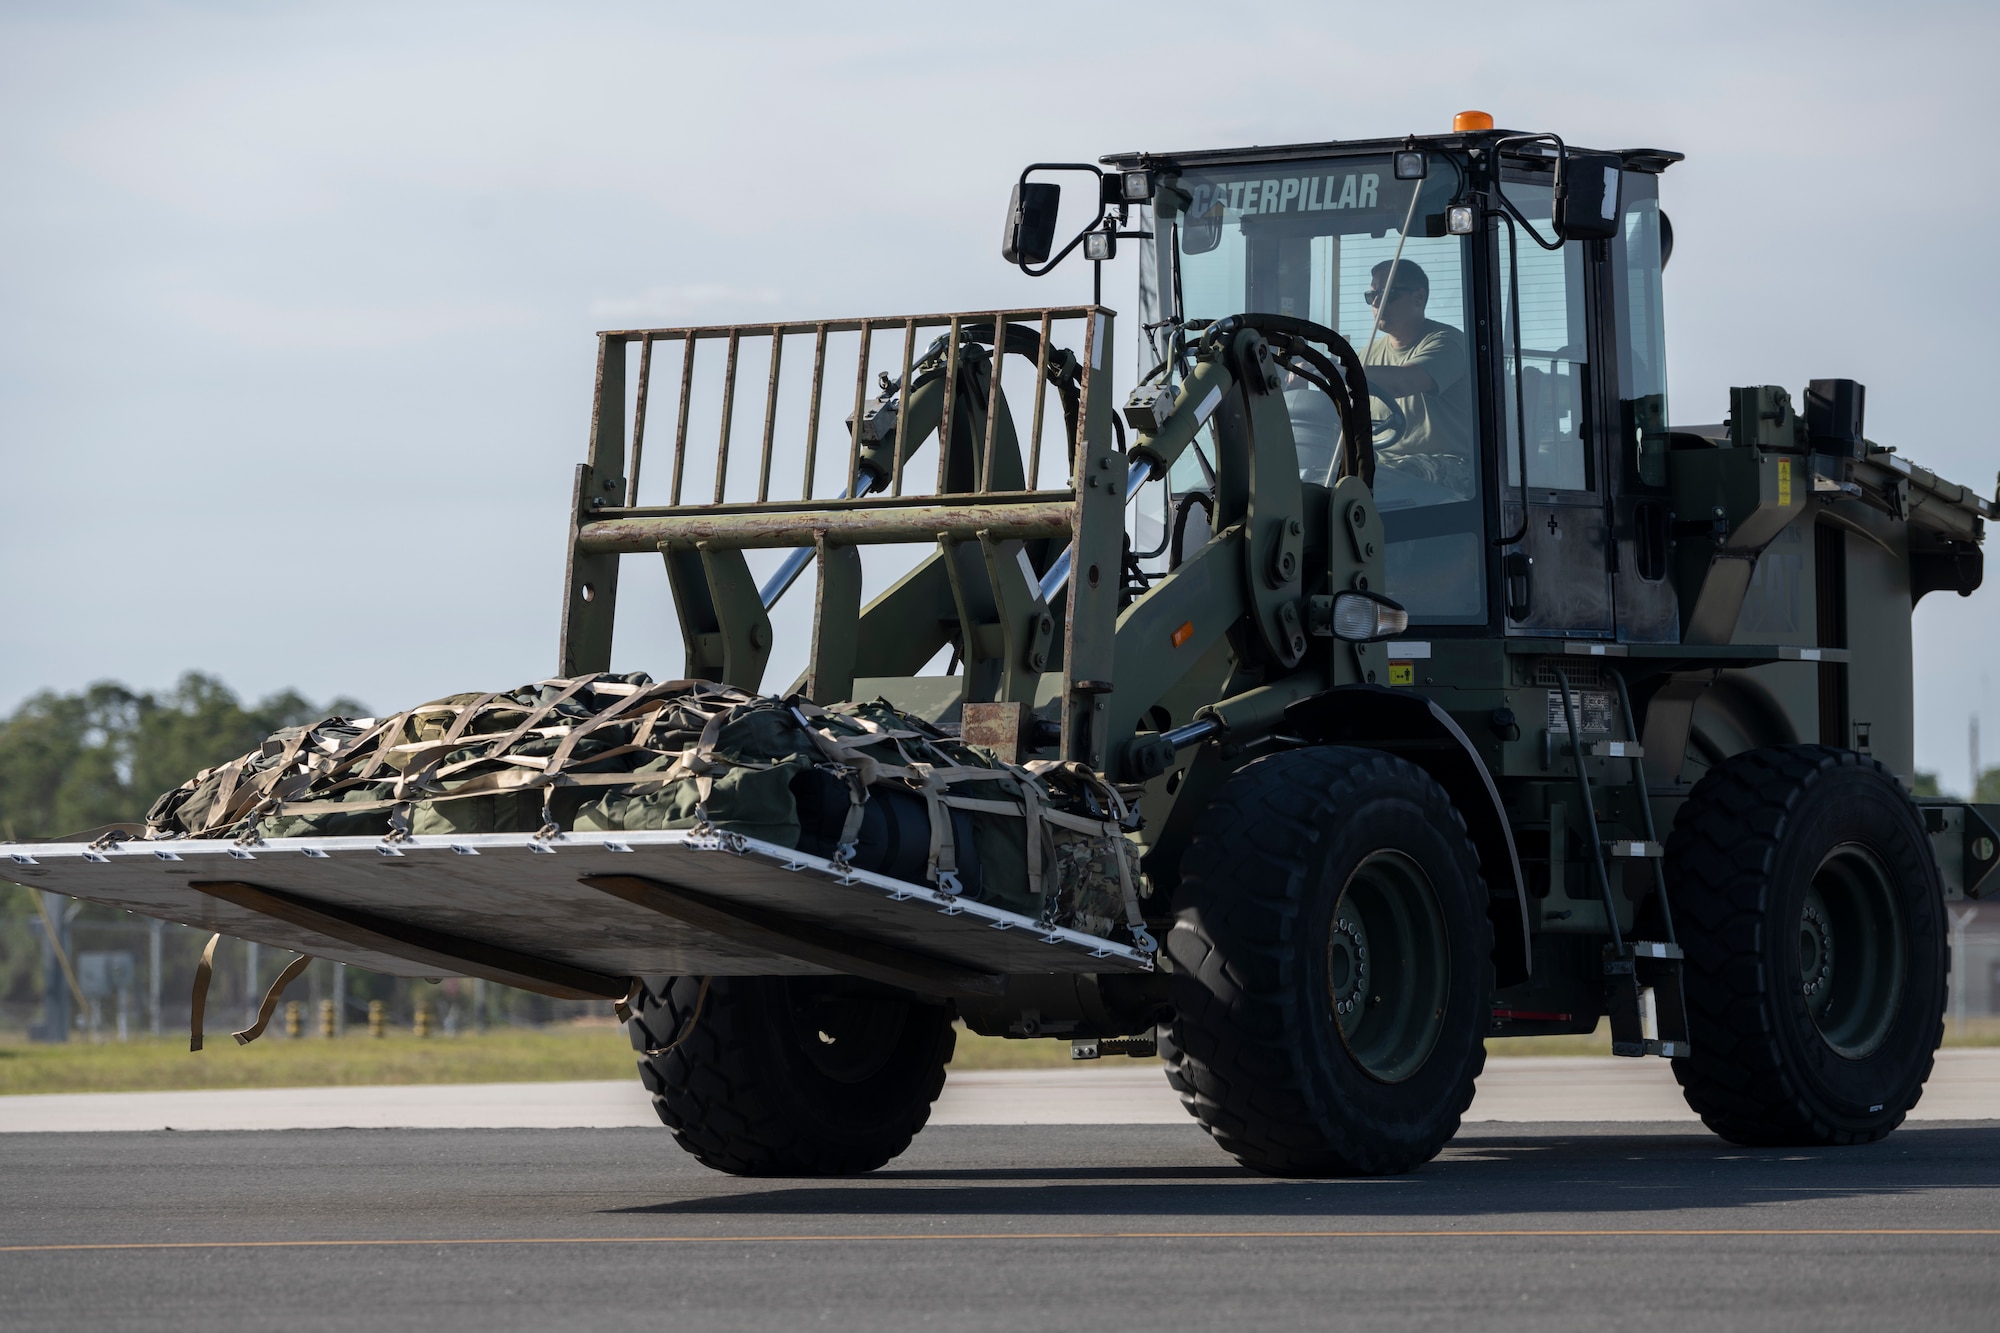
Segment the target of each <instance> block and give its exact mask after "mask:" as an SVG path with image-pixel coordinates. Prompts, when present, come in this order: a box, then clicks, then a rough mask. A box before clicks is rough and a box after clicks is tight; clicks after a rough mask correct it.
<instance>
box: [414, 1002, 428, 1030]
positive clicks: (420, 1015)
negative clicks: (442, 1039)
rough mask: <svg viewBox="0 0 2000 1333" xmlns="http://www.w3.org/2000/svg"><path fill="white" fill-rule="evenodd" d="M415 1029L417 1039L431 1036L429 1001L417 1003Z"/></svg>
mask: <svg viewBox="0 0 2000 1333" xmlns="http://www.w3.org/2000/svg"><path fill="white" fill-rule="evenodd" d="M415 1028H416V1033H417V1035H418V1036H419V1037H428V1036H430V1035H431V1003H430V1001H429V1000H418V1001H417V1021H416V1023H415Z"/></svg>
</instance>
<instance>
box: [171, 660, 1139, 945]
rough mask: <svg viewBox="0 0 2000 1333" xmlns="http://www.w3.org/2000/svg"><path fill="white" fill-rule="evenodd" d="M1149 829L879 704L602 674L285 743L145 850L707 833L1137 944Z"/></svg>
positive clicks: (288, 736)
mask: <svg viewBox="0 0 2000 1333" xmlns="http://www.w3.org/2000/svg"><path fill="white" fill-rule="evenodd" d="M1137 827H1138V818H1137V812H1136V810H1135V809H1134V808H1133V807H1132V806H1131V805H1130V804H1129V803H1128V802H1127V801H1126V800H1125V799H1124V797H1123V796H1121V794H1120V793H1119V791H1118V790H1117V788H1115V787H1113V786H1111V785H1110V784H1108V783H1106V782H1105V781H1104V780H1103V779H1102V778H1100V777H1099V776H1098V775H1097V774H1095V773H1093V772H1092V771H1091V770H1090V769H1089V768H1088V767H1086V766H1084V765H1082V764H1075V763H1061V762H1038V763H1031V764H1027V765H1018V764H1009V763H1005V762H1002V761H1001V760H1000V759H998V758H997V757H995V756H994V755H993V754H992V753H991V752H990V751H987V750H984V749H981V748H979V747H976V746H971V745H967V744H964V743H963V742H962V741H960V740H959V739H958V738H957V737H955V736H951V735H948V734H946V733H945V732H943V731H941V730H939V729H938V728H937V727H934V726H932V725H930V724H929V723H927V722H925V721H923V720H922V719H920V718H916V717H912V716H910V715H909V714H907V713H903V712H900V711H898V710H897V709H895V708H894V707H892V706H890V705H889V704H888V703H886V702H884V701H880V700H877V701H876V702H873V703H855V704H841V705H838V706H836V707H833V708H822V707H820V706H818V705H816V704H813V703H811V702H808V701H806V700H804V699H800V698H796V697H794V698H786V699H776V698H770V697H765V696H759V695H753V694H748V693H745V692H744V691H742V690H737V689H732V688H730V687H728V686H723V685H717V684H713V683H710V682H707V681H686V680H680V681H668V682H661V683H655V682H654V681H653V680H651V679H650V678H649V677H647V676H645V675H608V674H606V675H590V676H578V677H575V678H573V679H567V680H546V681H540V682H537V683H536V684H533V685H525V686H522V687H521V688H520V689H516V690H510V691H507V692H506V693H504V694H461V695H453V696H451V697H450V698H446V699H439V700H437V701H436V702H434V703H427V704H423V705H421V706H419V707H416V708H413V709H410V710H409V711H408V712H404V713H398V714H396V715H395V716H394V717H390V718H385V719H373V718H362V719H359V720H349V719H346V718H329V719H327V720H326V721H323V722H320V723H317V724H315V725H313V726H310V727H288V728H286V729H284V730H283V731H279V732H275V733H273V734H272V735H271V736H270V737H269V738H268V739H267V740H266V741H265V742H264V743H263V745H262V746H260V747H259V748H258V749H256V750H253V751H251V752H250V753H249V754H246V755H243V756H241V757H239V758H236V759H232V760H230V761H229V762H228V763H226V764H222V765H219V766H217V767H215V768H211V769H207V770H204V771H203V772H201V773H198V774H196V775H195V776H194V777H193V778H191V779H189V780H188V781H187V782H185V783H183V784H182V785H181V786H179V787H177V788H175V789H174V790H173V791H170V792H168V793H167V794H165V795H164V796H162V797H160V799H159V800H158V801H156V802H154V804H153V807H152V809H151V810H150V811H148V812H147V815H146V836H147V837H149V838H223V837H233V838H236V839H238V840H240V841H243V842H245V843H254V842H256V841H258V840H261V839H264V838H283V837H302V836H310V835H317V836H327V837H376V838H383V839H386V840H389V841H392V842H395V841H402V840H405V839H409V838H413V837H421V836H448V835H456V834H469V833H533V834H538V835H540V836H543V837H554V836H556V835H558V834H560V833H563V832H566V831H574V832H615V831H630V830H641V829H687V830H695V831H699V832H703V833H709V834H712V835H714V836H716V837H718V838H720V839H722V840H724V841H725V842H727V841H728V840H730V839H732V838H733V839H743V838H755V839H758V840H760V841H763V842H768V843H775V844H777V845H779V846H783V847H788V848H793V849H795V850H798V851H801V852H807V853H810V854H812V855H815V856H822V857H826V858H829V859H831V860H833V861H834V862H836V863H839V864H842V865H848V866H853V867H855V868H857V869H861V870H868V871H874V872H876V873H879V874H883V875H887V876H889V877H891V878H894V879H899V880H904V881H907V882H911V883H928V884H934V885H936V886H937V887H938V888H939V889H941V890H943V891H944V892H946V893H950V894H952V895H954V896H959V895H963V896H965V897H968V898H971V899H972V900H974V901H976V902H982V903H988V904H991V905H993V906H995V907H999V908H1002V909H1004V910H1007V911H1011V912H1016V913H1019V914H1021V915H1023V916H1028V917H1032V918H1035V919H1036V920H1038V921H1040V922H1042V923H1043V924H1045V925H1050V926H1065V927H1068V928H1070V929H1074V930H1080V931H1084V932H1086V933H1088V934H1091V935H1096V936H1100V937H1104V938H1112V937H1114V936H1121V935H1122V936H1124V937H1126V938H1127V939H1128V940H1129V941H1130V942H1132V943H1134V944H1138V945H1140V946H1141V947H1145V946H1146V945H1147V944H1149V943H1150V942H1151V937H1150V936H1149V935H1148V934H1147V933H1146V930H1145V926H1144V924H1143V919H1142V916H1141V911H1140V906H1139V899H1140V897H1141V896H1142V895H1143V894H1144V893H1145V891H1146V885H1145V883H1144V879H1143V877H1142V875H1141V874H1140V870H1139V864H1138V861H1139V847H1138V845H1137V844H1136V843H1135V842H1134V841H1133V840H1132V839H1131V838H1129V837H1127V836H1126V835H1127V834H1128V833H1129V832H1132V831H1134V830H1136V828H1137ZM738 845H740V843H739V844H738Z"/></svg>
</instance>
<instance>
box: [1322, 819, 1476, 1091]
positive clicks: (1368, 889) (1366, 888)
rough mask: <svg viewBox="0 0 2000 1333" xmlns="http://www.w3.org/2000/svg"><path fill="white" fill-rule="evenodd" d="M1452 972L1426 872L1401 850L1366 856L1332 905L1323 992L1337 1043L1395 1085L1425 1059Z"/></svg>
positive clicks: (1432, 1045) (1435, 1036) (1372, 1075)
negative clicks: (1338, 1035)
mask: <svg viewBox="0 0 2000 1333" xmlns="http://www.w3.org/2000/svg"><path fill="white" fill-rule="evenodd" d="M1450 972H1451V949H1450V945H1449V943H1448V942H1447V940H1446V938H1445V928H1444V913H1443V911H1442V910H1440V909H1439V907H1438V901H1437V893H1436V891H1435V890H1433V889H1432V887H1431V882H1430V878H1429V876H1427V875H1425V874H1424V872H1423V869H1422V867H1420V866H1418V865H1417V863H1416V862H1415V861H1412V860H1411V859H1410V858H1409V857H1407V856H1405V855H1403V854H1402V853H1401V852H1390V851H1382V852H1375V853H1373V854H1371V855H1370V856H1368V857H1367V858H1366V859H1365V860H1363V861H1362V862H1361V864H1360V865H1358V866H1356V867H1355V869H1354V873H1353V874H1352V875H1350V876H1348V879H1347V883H1346V884H1345V885H1344V886H1343V887H1342V888H1341V891H1340V897H1339V899H1338V900H1337V901H1336V902H1335V903H1334V908H1333V925H1332V928H1331V930H1330V931H1329V932H1328V939H1327V996H1328V1000H1329V1002H1330V1004H1331V1007H1332V1010H1333V1015H1334V1019H1335V1021H1336V1022H1337V1023H1338V1025H1339V1028H1340V1040H1341V1043H1342V1044H1343V1045H1345V1046H1346V1047H1347V1050H1348V1053H1349V1054H1350V1055H1352V1056H1353V1057H1354V1061H1355V1063H1356V1064H1358V1065H1360V1066H1361V1068H1362V1070H1363V1071H1364V1072H1365V1073H1367V1075H1368V1076H1369V1077H1370V1078H1373V1079H1375V1080H1377V1081H1379V1082H1382V1083H1400V1082H1402V1081H1403V1080H1404V1079H1406V1078H1408V1077H1410V1075H1412V1074H1414V1073H1416V1072H1417V1070H1418V1069H1420V1068H1422V1067H1423V1063H1424V1061H1425V1060H1427V1059H1429V1058H1430V1054H1431V1051H1432V1050H1433V1049H1434V1048H1435V1047H1436V1046H1437V1042H1438V1035H1439V1033H1441V1032H1442V1031H1443V1030H1444V1006H1445V999H1446V992H1447V989H1448V985H1449V977H1450Z"/></svg>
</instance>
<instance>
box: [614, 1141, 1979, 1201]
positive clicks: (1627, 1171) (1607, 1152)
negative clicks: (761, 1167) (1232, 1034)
mask: <svg viewBox="0 0 2000 1333" xmlns="http://www.w3.org/2000/svg"><path fill="white" fill-rule="evenodd" d="M933 1132H934V1133H935V1131H933ZM958 1132H959V1133H960V1134H968V1133H974V1132H976V1131H975V1130H971V1129H961V1130H959V1131H958ZM713 1179H715V1181H716V1184H717V1185H720V1186H723V1187H724V1188H727V1187H728V1185H730V1184H732V1183H733V1184H736V1185H737V1186H738V1188H736V1189H734V1190H732V1191H731V1192H727V1193H724V1192H720V1191H716V1190H713V1189H711V1190H710V1191H706V1192H704V1194H703V1195H702V1196H701V1197H695V1198H681V1199H675V1200H670V1201H665V1202H660V1203H654V1204H645V1205H639V1206H635V1207H626V1208H614V1209H606V1210H605V1211H606V1212H607V1213H614V1214H617V1213H625V1214H652V1215H667V1216H701V1215H734V1216H809V1215H835V1216H854V1215H875V1216H885V1217H887V1216H913V1215H926V1216H967V1217H1001V1216H1055V1217H1065V1216H1078V1217H1081V1216H1093V1217H1211V1218H1214V1217H1296V1218H1316V1217H1328V1216H1339V1217H1344V1218H1362V1219H1372V1220H1378V1221H1393V1220H1396V1219H1400V1218H1413V1217H1425V1218H1437V1217H1447V1218H1463V1217H1475V1216H1477V1217H1482V1218H1488V1219H1495V1218H1498V1219H1517V1220H1520V1221H1522V1222H1524V1223H1531V1222H1534V1221H1535V1220H1536V1219H1542V1218H1552V1217H1562V1216H1569V1217H1574V1216H1576V1215H1578V1214H1583V1215H1591V1214H1600V1213H1627V1214H1629V1213H1648V1212H1664V1211H1678V1210H1686V1209H1691V1208H1698V1209H1703V1210H1716V1209H1721V1210H1733V1209H1741V1210H1745V1211H1754V1210H1755V1209H1757V1208H1758V1207H1759V1206H1762V1205H1771V1204H1777V1203H1781V1202H1804V1201H1809V1200H1814V1199H1818V1200H1830V1199H1836V1200H1837V1199H1856V1200H1860V1199H1866V1198H1881V1197H1885V1196H1894V1195H1900V1194H1914V1193H1921V1192H1924V1191H1929V1190H1937V1189H1953V1190H1977V1191H1986V1190H1992V1189H1995V1188H1996V1187H2000V1126H1992V1127H1984V1128H1977V1129H1910V1128H1907V1127H1906V1128H1904V1129H1903V1130H1900V1131H1899V1132H1897V1133H1896V1134H1893V1135H1891V1136H1890V1137H1889V1138H1888V1139H1886V1140H1884V1141H1883V1142H1881V1143H1875V1144H1868V1145H1864V1146H1860V1147H1854V1148H1794V1149H1749V1148H1740V1147H1736V1146H1734V1145H1731V1144H1727V1143H1724V1142H1722V1141H1720V1140H1718V1139H1714V1138H1711V1137H1707V1136H1705V1135H1693V1134H1686V1133H1677V1134H1635V1135H1631V1136H1623V1135H1616V1134H1603V1133H1593V1134H1589V1135H1577V1136H1568V1135H1561V1134H1554V1135H1551V1134H1536V1135H1507V1134H1484V1135H1481V1136H1478V1137H1469V1138H1465V1139H1461V1140H1459V1141H1458V1142H1457V1143H1455V1144H1454V1145H1453V1146H1451V1147H1450V1148H1448V1149H1447V1150H1446V1152H1445V1154H1444V1155H1443V1156H1441V1157H1440V1158H1439V1159H1438V1160H1437V1161H1435V1162H1432V1163H1431V1164H1429V1165H1427V1166H1425V1167H1423V1168H1421V1169H1419V1170H1417V1171H1414V1172H1411V1173H1410V1174H1408V1175H1402V1176H1388V1177H1363V1178H1342V1179H1320V1180H1278V1179H1272V1178H1270V1177H1266V1176H1259V1175H1256V1174H1254V1173H1252V1172H1250V1171H1248V1170H1245V1169H1243V1168H1241V1167H1235V1166H1228V1165H1217V1166H1213V1167H1210V1166H1185V1165H1173V1166H1162V1167H1159V1168H1153V1167H1147V1166H1143V1165H1142V1166H1119V1165H1103V1166H1089V1167H1056V1168H1047V1167H1037V1166H1033V1165H1023V1166H1019V1167H992V1166H979V1167H967V1168H965V1169H957V1170H954V1169H949V1168H929V1169H926V1168H924V1167H921V1166H917V1165H913V1166H911V1167H908V1168H900V1169H899V1168H897V1167H894V1166H891V1167H889V1168H887V1169H884V1170H882V1171H879V1172H876V1173H874V1174H872V1175H868V1176H858V1177H852V1178H848V1179H842V1180H815V1181H812V1182H811V1183H802V1182H800V1181H798V1180H796V1179H791V1180H779V1179H772V1180H770V1181H769V1182H768V1183H766V1182H760V1181H756V1180H751V1179H743V1180H740V1181H735V1182H732V1181H730V1179H729V1178H728V1177H716V1178H713ZM1544 1224H1545V1223H1544ZM1734 1224H1741V1225H1755V1222H1754V1221H1752V1220H1750V1219H1744V1220H1743V1221H1742V1222H1741V1223H1732V1225H1734ZM1857 1225H1865V1223H1857Z"/></svg>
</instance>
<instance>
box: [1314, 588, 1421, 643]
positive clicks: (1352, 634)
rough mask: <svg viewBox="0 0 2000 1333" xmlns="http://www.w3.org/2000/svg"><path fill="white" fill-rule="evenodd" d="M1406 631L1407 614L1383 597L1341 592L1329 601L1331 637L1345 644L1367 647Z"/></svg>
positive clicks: (1408, 623) (1408, 617)
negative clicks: (1373, 642) (1346, 642)
mask: <svg viewBox="0 0 2000 1333" xmlns="http://www.w3.org/2000/svg"><path fill="white" fill-rule="evenodd" d="M1409 627H1410V613H1409V612H1408V611H1405V610H1404V609H1403V608H1402V607H1400V606H1398V605H1397V604H1396V603H1394V602H1392V601H1390V600H1389V599H1388V598H1387V597H1378V596H1376V595H1375V594H1374V593H1366V592H1344V593H1341V594H1340V595H1339V596H1338V597H1335V598H1334V599H1333V636H1334V637H1335V638H1336V639H1346V640H1347V641H1348V642H1349V643H1369V642H1372V641H1374V640H1376V639H1386V638H1388V637H1389V636H1390V635H1392V634H1401V633H1402V632H1403V631H1404V630H1406V629H1408V628H1409Z"/></svg>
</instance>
